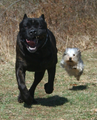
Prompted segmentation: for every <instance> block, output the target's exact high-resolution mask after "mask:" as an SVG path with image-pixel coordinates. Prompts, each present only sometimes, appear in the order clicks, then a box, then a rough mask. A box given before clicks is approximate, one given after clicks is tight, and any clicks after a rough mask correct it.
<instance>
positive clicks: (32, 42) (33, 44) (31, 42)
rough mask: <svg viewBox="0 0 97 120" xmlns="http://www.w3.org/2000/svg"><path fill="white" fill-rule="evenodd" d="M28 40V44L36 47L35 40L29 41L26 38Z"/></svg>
mask: <svg viewBox="0 0 97 120" xmlns="http://www.w3.org/2000/svg"><path fill="white" fill-rule="evenodd" d="M26 42H27V44H28V45H30V46H31V47H34V46H35V41H29V40H27V39H26Z"/></svg>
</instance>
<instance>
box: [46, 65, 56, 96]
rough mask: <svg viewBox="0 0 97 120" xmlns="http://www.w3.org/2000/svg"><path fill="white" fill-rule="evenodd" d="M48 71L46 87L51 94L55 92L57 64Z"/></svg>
mask: <svg viewBox="0 0 97 120" xmlns="http://www.w3.org/2000/svg"><path fill="white" fill-rule="evenodd" d="M47 71H48V83H46V84H45V86H44V88H45V92H46V93H47V94H51V93H52V92H53V86H54V78H55V72H56V66H54V67H52V68H50V69H48V70H47Z"/></svg>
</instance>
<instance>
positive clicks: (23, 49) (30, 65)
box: [15, 14, 57, 105]
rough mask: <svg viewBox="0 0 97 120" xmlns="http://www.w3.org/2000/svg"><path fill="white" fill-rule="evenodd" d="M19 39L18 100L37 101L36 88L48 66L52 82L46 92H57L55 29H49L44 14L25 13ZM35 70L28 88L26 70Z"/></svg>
mask: <svg viewBox="0 0 97 120" xmlns="http://www.w3.org/2000/svg"><path fill="white" fill-rule="evenodd" d="M19 30H20V31H19V33H18V36H17V43H16V67H15V69H16V78H17V83H18V88H19V90H20V94H19V97H18V102H20V103H21V102H25V103H26V104H28V105H31V104H33V103H36V101H35V100H34V92H35V88H36V86H37V85H38V83H39V82H40V81H41V80H42V78H43V76H44V73H45V70H47V71H48V83H46V84H45V86H44V88H45V91H46V93H48V94H50V93H52V92H53V87H54V78H55V72H56V63H57V48H56V40H55V37H54V35H53V33H52V32H51V31H50V30H49V29H47V24H46V22H45V18H44V15H43V14H42V15H41V17H39V18H28V17H27V15H26V14H25V15H24V18H23V20H22V22H21V23H20V25H19ZM26 70H28V71H33V72H35V75H34V82H33V84H32V86H31V88H30V89H29V90H28V89H27V87H26V85H25V72H26Z"/></svg>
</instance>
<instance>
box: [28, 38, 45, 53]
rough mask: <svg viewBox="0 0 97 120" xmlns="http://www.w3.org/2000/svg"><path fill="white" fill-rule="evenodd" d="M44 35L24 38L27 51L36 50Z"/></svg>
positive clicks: (32, 51)
mask: <svg viewBox="0 0 97 120" xmlns="http://www.w3.org/2000/svg"><path fill="white" fill-rule="evenodd" d="M44 39H45V36H37V37H35V38H33V39H32V40H28V39H26V46H27V49H28V51H29V52H31V53H34V52H36V50H37V48H38V47H39V45H40V43H39V42H42V41H44Z"/></svg>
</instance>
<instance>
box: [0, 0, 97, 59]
mask: <svg viewBox="0 0 97 120" xmlns="http://www.w3.org/2000/svg"><path fill="white" fill-rule="evenodd" d="M96 8H97V1H96V0H93V1H91V0H86V1H84V0H72V1H71V0H68V1H66V0H45V1H44V0H37V1H35V0H33V1H30V0H28V1H26V0H24V1H22V0H16V1H14V0H10V1H7V0H1V1H0V11H1V14H0V56H3V57H4V60H5V59H9V57H10V54H11V55H13V54H15V43H16V36H17V32H18V26H19V22H20V21H21V20H22V18H23V15H24V13H27V15H28V16H29V17H39V16H40V15H41V14H44V15H45V18H46V22H47V24H48V28H49V29H50V30H51V31H52V32H53V33H54V35H55V37H56V40H57V48H58V50H59V51H62V52H63V51H64V49H65V48H66V47H78V48H80V49H81V51H84V50H87V49H96V46H97V20H96V19H97V15H96V13H97V9H96ZM0 60H1V58H0Z"/></svg>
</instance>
